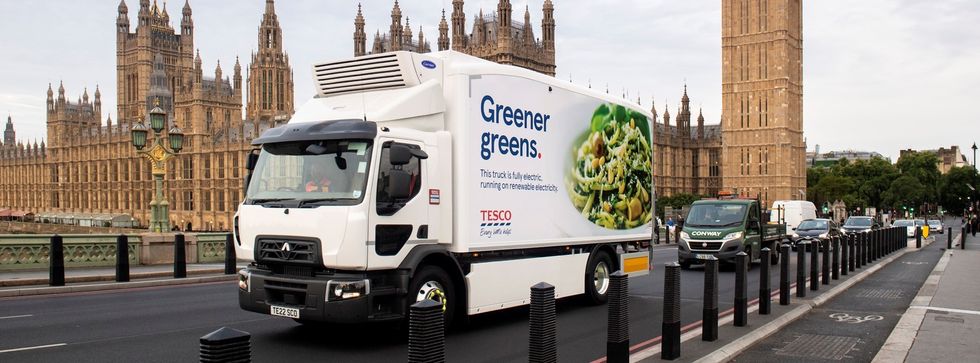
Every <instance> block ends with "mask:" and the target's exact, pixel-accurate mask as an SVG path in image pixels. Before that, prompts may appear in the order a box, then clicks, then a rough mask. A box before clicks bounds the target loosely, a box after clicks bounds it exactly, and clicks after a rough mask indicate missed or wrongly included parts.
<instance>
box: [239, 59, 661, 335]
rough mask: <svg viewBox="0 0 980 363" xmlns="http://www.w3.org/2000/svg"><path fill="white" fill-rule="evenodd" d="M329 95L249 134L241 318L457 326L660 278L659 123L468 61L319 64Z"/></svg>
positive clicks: (556, 85) (557, 84)
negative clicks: (457, 321) (656, 219)
mask: <svg viewBox="0 0 980 363" xmlns="http://www.w3.org/2000/svg"><path fill="white" fill-rule="evenodd" d="M313 72H314V77H315V84H316V87H317V95H316V97H315V98H313V99H312V100H310V101H309V102H307V103H306V104H305V105H303V106H302V107H301V108H300V109H299V110H298V111H297V112H296V114H295V115H294V116H293V118H292V119H291V120H290V121H289V122H288V123H287V124H285V125H283V126H280V127H277V128H273V129H270V130H268V131H266V132H264V133H263V134H262V135H261V136H260V137H259V138H257V139H256V140H254V142H253V145H254V146H255V147H256V150H255V151H253V152H252V154H251V155H250V156H249V159H248V163H247V167H248V169H249V174H248V175H249V176H248V177H247V181H246V184H247V186H246V195H245V198H244V200H243V202H242V203H241V205H240V206H239V209H238V213H237V214H236V216H235V225H234V228H235V236H234V237H235V248H236V252H237V254H238V257H239V258H240V259H245V260H249V261H250V262H251V263H250V264H249V266H248V267H247V268H245V269H243V270H241V271H240V273H239V277H240V279H239V303H240V306H241V307H242V308H243V309H246V310H250V311H255V312H259V313H265V314H272V315H278V316H283V317H288V318H293V319H296V320H297V321H300V322H306V321H326V322H341V323H344V322H348V323H352V322H362V321H382V320H397V319H403V318H404V317H405V316H406V315H407V314H406V312H407V309H408V307H409V306H410V305H411V304H413V303H415V302H417V301H421V300H423V299H433V300H436V301H439V302H441V303H442V304H443V308H444V311H445V313H446V318H447V320H451V319H453V318H454V317H456V318H458V317H465V316H468V315H474V314H480V313H484V312H488V311H493V310H498V309H505V308H509V307H513V306H518V305H522V304H527V303H528V302H529V288H530V287H531V286H532V285H534V284H536V283H538V282H541V281H545V282H548V283H550V284H552V285H554V286H555V293H556V295H557V297H566V296H572V295H579V294H585V295H587V298H588V299H590V300H591V301H592V302H594V303H602V302H604V301H605V300H606V294H607V292H608V287H609V275H610V274H611V273H612V272H614V271H616V270H619V269H623V270H625V271H627V272H632V273H634V274H637V273H642V272H646V271H647V270H648V269H649V268H650V263H649V261H650V260H649V254H648V251H649V250H648V246H649V241H650V239H651V236H652V231H653V230H652V228H651V227H652V226H651V218H652V216H653V213H652V211H653V210H654V208H653V198H654V193H653V185H654V184H653V179H652V178H653V176H652V173H651V169H650V167H651V164H652V163H651V157H652V152H651V145H652V140H651V133H650V129H651V125H650V120H652V118H651V115H650V114H648V113H647V111H644V110H643V109H642V108H641V107H639V105H636V104H634V103H630V102H628V101H626V100H623V99H619V98H614V97H611V96H610V95H608V94H603V93H599V92H595V91H592V90H590V89H586V88H583V87H579V86H575V85H573V84H570V83H568V82H562V81H559V80H557V79H555V78H552V77H548V76H545V75H541V74H538V73H535V72H531V71H528V70H525V69H522V68H518V67H513V66H506V65H500V64H496V63H492V62H488V61H484V60H481V59H479V58H474V57H470V56H467V55H464V54H461V53H457V52H452V51H446V52H439V53H430V54H416V53H409V52H394V53H386V54H379V55H369V56H363V57H357V58H353V59H348V60H343V61H337V62H330V63H324V64H318V65H315V66H314V67H313Z"/></svg>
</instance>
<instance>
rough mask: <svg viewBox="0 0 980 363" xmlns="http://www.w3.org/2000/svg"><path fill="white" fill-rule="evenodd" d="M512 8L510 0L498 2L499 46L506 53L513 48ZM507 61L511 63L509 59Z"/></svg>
mask: <svg viewBox="0 0 980 363" xmlns="http://www.w3.org/2000/svg"><path fill="white" fill-rule="evenodd" d="M511 10H512V8H511V5H510V0H499V1H498V2H497V48H498V49H499V50H500V51H501V52H503V53H504V54H507V53H510V50H511V34H510V24H511ZM505 62H507V63H509V60H505Z"/></svg>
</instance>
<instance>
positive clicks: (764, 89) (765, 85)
mask: <svg viewBox="0 0 980 363" xmlns="http://www.w3.org/2000/svg"><path fill="white" fill-rule="evenodd" d="M802 11H803V10H802V0H723V1H722V108H723V109H722V138H723V146H722V158H723V165H724V167H723V170H722V175H723V188H724V190H725V191H727V192H731V193H734V194H740V195H743V196H751V197H755V196H759V197H761V198H762V199H763V200H764V201H765V202H766V204H770V202H771V201H773V200H781V199H803V198H805V196H806V145H805V143H804V140H803V13H802Z"/></svg>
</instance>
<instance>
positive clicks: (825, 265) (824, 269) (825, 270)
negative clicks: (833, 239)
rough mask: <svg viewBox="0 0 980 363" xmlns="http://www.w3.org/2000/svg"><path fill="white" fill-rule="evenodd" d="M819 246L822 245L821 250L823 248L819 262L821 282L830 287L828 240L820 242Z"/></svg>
mask: <svg viewBox="0 0 980 363" xmlns="http://www.w3.org/2000/svg"><path fill="white" fill-rule="evenodd" d="M820 244H821V245H822V246H821V248H823V256H822V257H821V260H820V263H821V265H820V266H821V269H820V272H821V273H822V274H823V280H821V282H823V284H824V285H830V239H825V240H822V241H820Z"/></svg>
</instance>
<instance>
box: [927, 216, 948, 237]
mask: <svg viewBox="0 0 980 363" xmlns="http://www.w3.org/2000/svg"><path fill="white" fill-rule="evenodd" d="M928 223H929V234H932V233H939V234H943V232H944V231H945V228H943V221H940V220H938V219H930V220H929V222H928Z"/></svg>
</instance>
